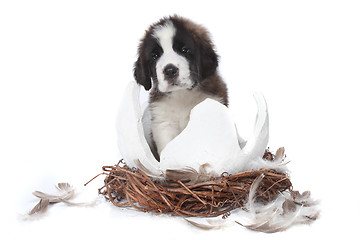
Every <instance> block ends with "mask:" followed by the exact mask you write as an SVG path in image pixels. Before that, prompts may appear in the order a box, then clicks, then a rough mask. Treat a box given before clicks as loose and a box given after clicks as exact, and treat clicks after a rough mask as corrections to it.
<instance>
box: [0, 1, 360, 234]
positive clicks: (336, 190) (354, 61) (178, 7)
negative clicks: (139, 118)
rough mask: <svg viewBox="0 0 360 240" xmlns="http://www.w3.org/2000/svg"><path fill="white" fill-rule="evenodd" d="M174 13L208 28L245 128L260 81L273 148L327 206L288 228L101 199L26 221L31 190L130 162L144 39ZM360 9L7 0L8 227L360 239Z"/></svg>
mask: <svg viewBox="0 0 360 240" xmlns="http://www.w3.org/2000/svg"><path fill="white" fill-rule="evenodd" d="M174 13H177V14H179V15H182V16H185V17H188V18H190V19H192V20H194V21H195V22H198V23H201V24H203V25H204V26H205V27H207V28H208V29H209V31H210V32H211V34H212V36H213V40H214V42H215V45H216V46H217V52H218V54H219V55H220V56H221V62H220V72H221V74H222V76H223V77H224V78H225V80H226V82H227V84H228V86H229V90H230V109H231V111H232V112H233V114H234V115H235V117H236V119H237V124H238V128H239V132H240V134H241V135H242V136H243V137H244V138H246V137H247V136H248V135H249V133H250V132H251V129H252V124H253V121H254V117H255V112H256V106H255V103H254V100H253V99H252V93H253V92H255V91H259V92H263V93H264V95H265V97H266V99H267V102H268V107H269V111H270V142H269V147H270V148H271V149H272V150H276V148H277V147H281V146H284V147H285V148H286V153H287V156H288V159H289V160H291V163H290V164H289V168H290V170H291V180H292V182H293V185H294V188H295V189H299V190H301V191H303V190H311V191H312V193H313V196H314V197H315V198H317V199H320V200H321V210H322V213H321V218H320V219H319V220H318V221H316V222H315V223H314V224H312V225H310V226H296V227H293V228H291V229H289V230H288V231H286V232H283V233H278V234H262V233H256V232H251V231H249V230H246V229H244V228H242V227H241V226H232V227H228V228H225V229H222V230H215V231H202V230H198V229H195V228H194V227H192V226H190V225H188V224H187V223H185V222H184V221H183V220H182V219H181V218H173V217H169V216H153V215H150V214H142V213H138V212H136V211H132V210H124V209H118V208H115V207H112V206H111V205H110V204H108V203H101V204H99V205H98V206H97V207H93V208H68V207H65V206H62V205H58V206H54V207H53V208H51V209H50V211H49V213H48V214H47V216H45V217H44V218H42V219H38V220H33V221H22V220H19V219H20V218H21V217H20V216H21V214H24V213H26V212H27V211H29V210H30V209H31V207H32V206H33V205H35V204H36V201H37V199H36V198H35V197H33V196H32V195H31V193H32V191H34V190H43V191H52V189H53V186H54V185H55V184H56V183H57V182H61V181H67V182H70V183H72V184H73V185H75V186H81V185H82V184H83V183H85V182H86V181H88V180H89V179H90V178H92V177H93V176H95V175H96V174H97V173H100V172H101V167H102V166H103V165H112V164H115V163H116V162H117V161H118V160H119V158H120V154H119V153H118V150H117V145H116V133H115V117H116V111H117V107H118V105H119V102H120V100H121V96H122V93H123V90H124V88H125V86H126V84H127V83H128V82H129V81H133V77H132V67H133V63H134V61H135V60H136V50H137V45H138V42H139V39H140V38H141V37H142V35H143V34H144V31H145V29H146V28H147V27H148V26H149V25H150V24H151V23H153V22H155V21H157V20H158V19H159V18H161V17H163V16H167V15H170V14H174ZM359 13H360V7H359V3H358V2H357V1H246V2H245V1H210V0H207V1H184V0H182V1H170V0H165V1H156V0H151V1H128V2H125V1H122V2H121V1H74V0H72V1H1V3H0V113H1V117H0V161H1V168H0V169H1V174H0V176H1V191H0V194H1V204H0V205H1V208H2V209H1V214H0V218H1V220H2V223H3V224H2V226H1V229H2V230H1V234H6V238H4V237H1V238H2V239H20V238H24V237H27V238H31V239H33V238H35V237H37V238H38V239H45V238H49V237H51V238H55V239H58V238H62V239H64V238H68V239H73V238H75V237H76V238H81V239H94V238H95V237H96V238H97V239H100V238H104V239H105V238H108V237H109V236H111V237H112V238H114V239H120V238H124V236H125V235H127V236H128V235H129V234H130V236H131V237H133V238H135V239H140V238H142V239H146V238H151V239H152V238H155V237H156V238H157V239H165V238H166V239H183V238H185V237H186V238H189V239H191V238H201V239H204V238H205V237H206V239H230V237H231V239H234V238H244V237H246V238H250V239H258V238H260V237H261V238H269V239H285V238H297V237H299V238H300V237H301V238H311V239H313V238H315V237H341V236H346V238H348V239H350V238H354V239H355V238H358V237H359V233H358V230H357V226H358V223H359V219H358V216H359V214H360V207H359V206H360V204H359V197H360V194H359V189H358V188H359V180H358V179H359V178H358V169H359V168H358V165H359V164H358V163H359V161H360V159H359V147H358V143H359V140H358V139H359V134H360V131H359V123H360V117H359V107H358V106H359V102H360V97H359V95H360V94H359V90H360V87H359V84H358V83H359V80H360V44H359V43H360V14H359ZM100 186H101V179H100V180H98V181H95V182H94V183H92V184H91V185H90V186H89V187H88V188H87V191H88V192H92V193H94V194H95V195H96V189H97V188H98V187H100ZM90 190H91V191H90ZM4 222H5V223H4ZM345 234H346V235H345Z"/></svg>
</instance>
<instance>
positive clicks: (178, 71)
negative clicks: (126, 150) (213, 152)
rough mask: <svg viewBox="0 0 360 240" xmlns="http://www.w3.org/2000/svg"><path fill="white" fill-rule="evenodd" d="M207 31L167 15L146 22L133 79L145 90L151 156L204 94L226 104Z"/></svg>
mask: <svg viewBox="0 0 360 240" xmlns="http://www.w3.org/2000/svg"><path fill="white" fill-rule="evenodd" d="M217 67H218V56H217V54H216V53H215V51H214V45H213V43H212V41H211V40H210V37H209V34H208V32H207V30H206V29H205V28H203V27H202V26H200V25H198V24H195V23H193V22H191V21H190V20H188V19H185V18H182V17H179V16H171V17H167V18H163V19H161V20H160V21H159V22H157V23H155V24H153V25H151V26H150V28H149V29H148V30H147V31H146V33H145V36H144V37H143V38H142V40H141V42H140V45H139V48H138V59H137V61H136V62H135V67H134V76H135V80H136V81H137V82H138V83H139V84H141V85H143V86H144V88H145V89H146V90H151V91H150V99H149V111H150V115H151V132H152V139H153V143H154V144H153V148H152V151H153V153H154V155H155V156H156V158H157V159H159V155H160V153H161V151H162V150H163V149H164V148H165V146H166V145H167V144H168V143H169V142H170V141H171V140H172V139H174V138H175V137H176V136H177V135H179V134H180V133H181V132H182V131H183V130H184V128H185V127H186V125H187V123H188V121H189V115H190V111H191V110H192V108H193V107H194V106H196V105H197V104H198V103H200V102H202V101H203V100H205V99H206V98H211V99H214V100H217V101H219V102H220V103H222V104H224V105H226V106H227V105H228V95H227V87H226V85H225V83H224V82H223V80H222V79H221V77H220V76H219V75H218V72H217Z"/></svg>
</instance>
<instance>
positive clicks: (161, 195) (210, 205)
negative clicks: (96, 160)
mask: <svg viewBox="0 0 360 240" xmlns="http://www.w3.org/2000/svg"><path fill="white" fill-rule="evenodd" d="M270 154H271V153H269V152H268V151H267V152H266V153H265V156H264V157H265V158H266V159H269V160H270V159H271V160H272V159H274V156H270ZM103 171H104V174H105V175H107V176H106V178H105V181H104V182H105V185H104V187H102V188H100V189H99V192H100V193H101V194H103V195H105V196H106V198H107V199H108V200H109V201H111V202H112V203H113V204H114V205H116V206H119V207H124V206H132V207H134V208H136V209H139V210H141V211H144V212H155V213H171V214H176V215H181V216H187V217H188V216H198V217H214V216H219V215H222V214H225V213H228V212H230V211H231V210H233V209H235V208H239V207H240V208H244V205H245V204H246V202H247V198H248V195H249V191H250V187H251V184H252V183H253V181H254V180H255V179H256V178H257V177H258V176H259V175H261V174H264V179H263V180H262V182H261V184H260V186H259V187H258V188H257V190H256V199H257V201H260V202H262V203H268V202H270V201H272V200H273V199H274V198H275V197H276V196H277V195H278V194H279V193H280V192H283V191H285V190H289V189H291V182H290V180H289V178H288V176H287V175H286V174H284V173H278V172H275V171H274V170H271V169H262V170H257V171H249V172H242V173H238V174H234V175H228V174H224V175H223V176H221V177H219V178H215V179H211V180H209V181H206V182H201V183H196V184H191V185H187V184H186V183H184V182H182V181H180V180H168V181H166V182H161V183H160V182H155V181H153V180H152V179H150V177H148V176H147V175H146V174H145V173H143V172H142V171H141V170H139V169H137V170H133V169H130V168H129V167H127V166H126V165H124V166H122V167H120V166H119V164H117V165H116V166H104V167H103Z"/></svg>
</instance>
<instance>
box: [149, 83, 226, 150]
mask: <svg viewBox="0 0 360 240" xmlns="http://www.w3.org/2000/svg"><path fill="white" fill-rule="evenodd" d="M206 98H212V99H214V100H217V101H220V99H219V98H216V97H213V96H211V95H209V94H206V93H203V92H202V91H199V90H198V89H196V88H195V89H192V90H179V91H175V92H172V93H170V94H169V95H167V96H166V97H165V98H162V99H161V100H160V101H156V102H152V103H151V104H150V106H149V107H150V112H151V117H152V120H151V130H152V134H153V139H154V142H155V144H156V146H157V150H158V153H159V154H160V153H161V152H162V150H163V149H164V148H165V146H166V145H167V144H168V143H169V142H170V141H171V140H173V139H174V138H175V137H176V136H177V135H179V134H180V133H181V132H182V131H183V130H184V129H185V127H186V126H187V124H188V122H189V116H190V112H191V110H192V109H193V108H194V107H195V106H196V105H197V104H199V103H200V102H202V101H204V100H205V99H206Z"/></svg>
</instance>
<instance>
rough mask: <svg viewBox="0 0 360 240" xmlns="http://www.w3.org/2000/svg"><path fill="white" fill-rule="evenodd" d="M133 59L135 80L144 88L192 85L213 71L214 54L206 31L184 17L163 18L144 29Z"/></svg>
mask: <svg viewBox="0 0 360 240" xmlns="http://www.w3.org/2000/svg"><path fill="white" fill-rule="evenodd" d="M138 56H139V57H138V59H137V61H136V62H135V67H134V77H135V80H136V81H137V82H138V83H139V84H141V85H143V86H144V88H145V89H146V90H149V89H150V88H152V87H153V88H155V89H156V90H158V91H160V92H164V93H166V92H173V91H176V90H180V89H192V88H193V87H194V86H196V85H197V84H198V83H200V82H201V81H203V80H204V79H206V78H208V77H209V76H211V75H212V74H214V73H215V71H216V68H217V66H218V56H217V55H216V53H215V51H214V46H213V44H212V42H211V40H210V37H209V35H208V32H207V31H206V30H205V29H204V28H203V27H202V26H199V25H197V24H195V23H193V22H191V21H189V20H187V19H184V18H181V17H178V16H173V17H169V18H164V19H162V20H160V21H159V22H157V23H155V24H154V25H152V26H150V28H149V29H148V30H147V31H146V33H145V36H144V37H143V39H142V40H141V42H140V45H139V49H138Z"/></svg>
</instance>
